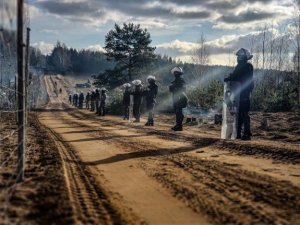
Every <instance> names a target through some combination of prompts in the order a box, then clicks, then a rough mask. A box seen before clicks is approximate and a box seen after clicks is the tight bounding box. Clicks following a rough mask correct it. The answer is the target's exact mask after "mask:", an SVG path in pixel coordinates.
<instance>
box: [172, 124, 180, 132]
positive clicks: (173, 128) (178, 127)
mask: <svg viewBox="0 0 300 225" xmlns="http://www.w3.org/2000/svg"><path fill="white" fill-rule="evenodd" d="M171 129H172V130H173V131H182V126H178V125H176V126H174V127H172V128H171Z"/></svg>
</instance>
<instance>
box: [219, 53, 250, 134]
mask: <svg viewBox="0 0 300 225" xmlns="http://www.w3.org/2000/svg"><path fill="white" fill-rule="evenodd" d="M236 56H237V66H236V67H235V69H234V71H233V72H232V73H231V74H230V75H229V77H227V78H225V79H224V81H225V82H227V81H237V82H239V83H240V84H241V93H240V105H239V114H238V126H237V139H242V140H251V136H252V134H251V130H250V116H249V111H250V95H251V92H252V90H253V88H254V82H253V66H252V64H251V63H249V62H248V60H250V59H252V57H253V55H251V53H250V52H249V51H248V50H247V49H244V48H241V49H240V50H238V51H237V53H236ZM243 125H244V132H243V136H242V126H243Z"/></svg>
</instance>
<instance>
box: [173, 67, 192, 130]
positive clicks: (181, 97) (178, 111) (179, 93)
mask: <svg viewBox="0 0 300 225" xmlns="http://www.w3.org/2000/svg"><path fill="white" fill-rule="evenodd" d="M171 73H172V74H173V75H174V76H175V80H174V81H173V82H172V83H171V85H170V86H169V91H170V92H171V93H172V95H173V107H174V111H175V115H176V125H175V126H174V127H173V128H172V130H174V131H182V122H183V119H184V115H183V112H182V110H183V108H185V107H186V106H187V102H188V99H187V96H186V94H185V92H186V87H185V81H184V80H183V79H182V75H183V70H182V68H180V67H175V68H173V69H172V70H171Z"/></svg>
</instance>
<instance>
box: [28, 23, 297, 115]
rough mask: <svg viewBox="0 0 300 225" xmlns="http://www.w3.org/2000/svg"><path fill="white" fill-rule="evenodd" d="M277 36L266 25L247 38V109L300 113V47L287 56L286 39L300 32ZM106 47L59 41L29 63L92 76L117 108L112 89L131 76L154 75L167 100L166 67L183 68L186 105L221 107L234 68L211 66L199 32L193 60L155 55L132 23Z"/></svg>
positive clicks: (117, 97) (142, 31)
mask: <svg viewBox="0 0 300 225" xmlns="http://www.w3.org/2000/svg"><path fill="white" fill-rule="evenodd" d="M298 22H299V24H300V21H298ZM299 27H300V26H299ZM299 31H300V28H299ZM299 33H300V32H299ZM128 34H130V35H128ZM276 35H277V36H276ZM276 35H275V31H273V29H268V28H265V29H264V30H262V31H261V34H260V35H256V36H253V37H250V39H249V42H251V50H252V52H253V54H254V58H253V60H252V63H253V65H254V68H255V71H254V79H255V89H254V91H253V93H252V99H251V101H252V106H251V107H252V110H255V111H270V112H277V111H291V110H293V111H299V106H300V96H299V93H300V71H299V69H300V66H299V65H300V54H298V51H300V46H299V48H296V51H295V53H294V54H293V57H291V52H290V50H291V49H292V48H291V47H290V46H289V45H288V42H286V41H284V40H285V39H287V38H289V39H288V40H290V42H292V41H294V42H295V43H296V44H297V43H298V42H297V40H298V39H300V35H298V36H295V37H293V38H294V39H295V40H294V39H292V38H291V37H287V36H285V34H282V35H278V34H276ZM297 38H298V39H297ZM299 45H300V42H299ZM241 47H242V46H241ZM104 49H105V51H106V52H95V51H91V50H76V49H74V48H68V47H67V46H66V45H65V44H61V43H60V42H57V44H56V46H55V47H54V49H53V50H52V52H51V54H49V55H47V56H45V55H43V54H42V53H41V52H40V51H39V50H38V49H35V48H31V52H30V63H31V66H33V67H36V68H39V67H40V68H45V70H46V72H48V73H58V74H63V75H64V74H68V75H69V74H72V75H74V76H76V75H81V76H82V75H85V76H86V77H87V78H90V77H91V76H92V77H93V78H94V81H95V85H96V86H99V87H103V86H105V87H106V88H108V89H110V90H111V93H114V94H113V96H111V98H110V102H111V104H112V105H114V106H116V108H119V107H120V104H121V94H120V93H119V94H115V93H118V92H114V91H112V90H115V89H116V88H119V87H121V85H122V84H123V83H125V82H131V81H132V80H133V79H141V80H142V81H143V82H144V84H145V83H146V77H147V76H148V75H150V74H151V75H154V76H156V77H157V81H158V84H159V85H160V93H159V96H158V101H160V102H163V101H165V99H167V98H168V97H169V96H170V95H169V93H168V88H167V87H168V85H169V84H170V82H171V81H172V80H173V76H172V75H171V73H170V70H171V69H172V68H173V67H175V66H181V67H182V68H183V70H184V79H185V80H186V82H187V94H188V97H189V103H190V105H191V106H197V107H201V108H203V109H221V108H222V97H223V80H224V77H226V76H227V75H228V74H229V73H230V72H232V70H233V69H234V68H233V67H232V66H231V67H230V66H217V65H210V64H209V58H210V57H211V56H210V51H209V46H208V45H207V43H206V41H205V37H204V36H203V35H202V36H201V38H200V41H199V43H198V47H197V49H195V51H194V53H193V56H192V63H187V62H181V61H179V60H175V59H173V58H171V57H168V56H166V55H164V56H162V55H158V54H156V53H155V47H151V36H150V33H149V32H148V31H147V30H145V29H142V28H140V26H139V25H134V24H123V26H119V25H117V24H116V25H115V27H114V29H113V30H111V31H110V32H109V33H108V34H107V36H106V41H105V47H104ZM224 60H226V59H224Z"/></svg>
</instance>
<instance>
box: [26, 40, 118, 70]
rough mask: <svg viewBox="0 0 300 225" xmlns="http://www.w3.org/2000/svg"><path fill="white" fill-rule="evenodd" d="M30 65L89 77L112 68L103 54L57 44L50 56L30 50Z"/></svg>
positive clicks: (34, 49)
mask: <svg viewBox="0 0 300 225" xmlns="http://www.w3.org/2000/svg"><path fill="white" fill-rule="evenodd" d="M30 63H31V65H32V66H34V67H37V68H44V69H46V70H47V71H48V72H52V73H59V74H75V75H77V74H85V75H89V76H91V75H92V74H98V73H99V72H100V71H103V70H105V69H108V68H112V67H113V66H114V64H115V63H114V62H113V61H111V62H108V61H107V60H106V56H105V54H104V53H103V52H97V51H91V50H84V49H83V50H80V51H78V50H76V49H74V48H68V47H67V46H66V45H65V44H61V43H60V42H57V44H56V46H55V47H54V48H53V50H52V52H51V54H50V55H47V56H45V55H43V54H42V53H41V52H40V50H39V49H36V48H31V50H30Z"/></svg>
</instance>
